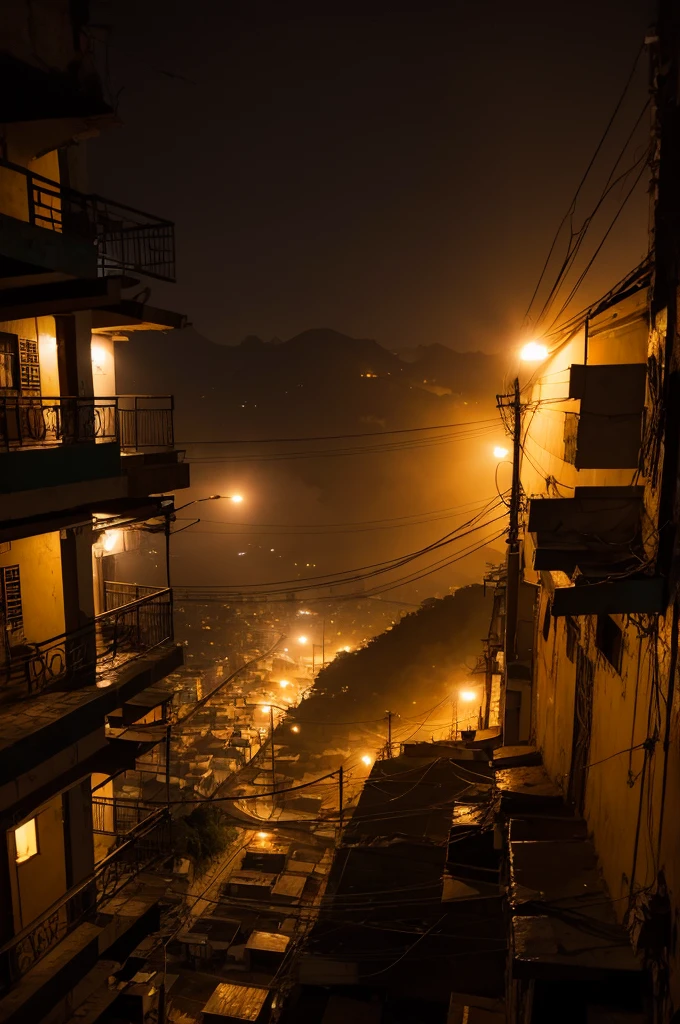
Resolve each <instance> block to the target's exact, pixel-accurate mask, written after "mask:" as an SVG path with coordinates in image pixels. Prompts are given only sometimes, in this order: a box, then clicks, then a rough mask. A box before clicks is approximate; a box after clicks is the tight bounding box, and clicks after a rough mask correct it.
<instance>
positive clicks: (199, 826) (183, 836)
mask: <svg viewBox="0 0 680 1024" xmlns="http://www.w3.org/2000/svg"><path fill="white" fill-rule="evenodd" d="M235 837H236V829H234V828H232V827H230V826H229V825H227V823H226V818H225V815H224V813H223V812H222V811H221V810H220V808H219V807H215V806H214V805H213V804H206V805H205V806H202V805H201V806H198V807H196V808H194V810H193V811H191V813H190V814H187V815H186V817H183V818H180V819H179V820H178V821H176V822H175V826H174V828H173V847H174V852H175V855H176V856H178V857H191V859H192V860H193V861H194V862H195V863H196V864H198V865H200V864H202V863H204V862H205V861H208V860H211V859H212V858H213V857H217V856H219V854H220V853H223V852H224V850H226V848H227V846H228V845H229V844H230V843H231V842H233V841H234V839H235Z"/></svg>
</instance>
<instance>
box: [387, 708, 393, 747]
mask: <svg viewBox="0 0 680 1024" xmlns="http://www.w3.org/2000/svg"><path fill="white" fill-rule="evenodd" d="M387 756H388V757H392V712H391V711H388V712H387Z"/></svg>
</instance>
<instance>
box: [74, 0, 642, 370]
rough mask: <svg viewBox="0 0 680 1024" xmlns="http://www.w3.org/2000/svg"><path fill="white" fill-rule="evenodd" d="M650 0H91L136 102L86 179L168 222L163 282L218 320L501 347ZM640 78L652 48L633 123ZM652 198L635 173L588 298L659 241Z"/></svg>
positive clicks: (176, 296)
mask: <svg viewBox="0 0 680 1024" xmlns="http://www.w3.org/2000/svg"><path fill="white" fill-rule="evenodd" d="M651 8H652V4H651V2H646V0H638V2H630V3H621V2H620V0H618V2H617V0H597V2H596V3H593V2H592V0H557V2H554V3H552V4H546V3H545V2H538V0H524V2H519V3H514V4H508V3H505V2H499V0H492V2H490V3H484V4H483V3H476V2H469V0H468V2H467V3H461V2H454V3H449V4H445V5H442V4H428V3H423V2H419V3H401V4H398V3H395V4H384V5H375V4H371V3H366V4H361V5H354V4H348V3H344V4H323V3H322V4H317V5H314V6H313V7H308V8H305V7H304V6H300V5H296V4H288V3H280V4H274V5H265V4H261V3H246V4H239V3H233V2H223V3H215V2H214V0H192V2H189V0H143V2H139V0H115V2H113V0H108V2H107V0H96V2H95V3H93V5H92V21H93V22H94V23H95V24H99V25H100V26H104V25H107V26H110V30H106V29H104V28H99V29H95V30H94V35H95V36H96V37H97V39H98V40H100V42H99V43H98V51H99V56H100V60H101V64H102V67H105V68H106V76H105V77H106V78H107V84H108V89H109V94H110V95H112V96H117V108H118V113H119V115H120V118H121V121H122V124H121V126H120V127H118V128H115V129H112V130H109V131H107V132H106V133H104V134H103V135H102V137H101V138H100V139H99V140H98V141H97V142H96V143H94V144H93V145H92V146H91V147H90V149H91V157H90V162H91V187H92V189H93V190H96V191H98V192H101V193H103V194H105V195H110V196H111V197H114V198H117V199H119V200H121V201H125V202H128V203H130V204H131V205H134V206H137V207H140V208H142V209H148V210H149V211H152V212H154V213H158V214H159V215H162V216H167V217H169V218H172V219H174V220H175V221H176V223H177V239H178V247H179V262H178V272H179V284H178V285H177V287H176V288H170V287H166V286H163V285H154V287H153V292H152V299H151V301H152V302H155V303H157V304H166V305H167V306H169V307H170V308H175V309H179V310H180V311H182V312H186V313H188V314H189V316H190V319H191V320H192V321H193V323H194V324H195V325H196V328H197V329H198V330H199V331H200V332H201V333H203V334H205V335H206V337H208V338H210V339H211V340H213V341H218V342H224V343H227V344H235V343H238V342H239V341H240V340H241V339H242V338H243V337H244V336H245V335H248V334H257V335H259V336H260V337H262V338H264V339H266V340H269V339H271V338H272V337H279V338H287V337H290V336H292V335H294V334H296V333H298V332H300V331H302V330H305V329H307V328H310V327H332V328H335V329H336V330H339V331H342V332H345V333H347V334H350V335H353V336H360V337H372V338H375V339H377V340H378V341H379V342H380V343H381V344H383V345H385V346H386V347H388V348H402V347H405V346H409V345H413V344H418V343H431V342H441V343H444V344H447V345H450V346H451V347H453V348H457V349H460V350H466V349H483V350H486V351H498V350H502V349H504V348H507V347H508V346H509V345H513V344H515V342H516V340H517V338H518V336H519V334H521V332H522V318H523V315H524V311H525V308H526V305H527V302H528V299H529V297H530V295H531V292H532V290H533V286H534V284H535V281H536V278H537V275H538V272H539V269H540V266H541V264H542V261H543V258H544V256H545V253H546V251H547V248H548V245H549V242H550V239H551V237H552V234H553V232H554V230H555V227H556V225H557V223H558V222H559V220H560V218H561V216H562V214H563V212H564V210H565V208H566V206H567V205H568V202H569V200H570V198H571V194H572V193H573V190H574V188H575V186H576V184H577V182H578V180H579V178H580V176H581V173H582V171H583V170H584V168H585V165H586V164H587V162H588V159H589V158H590V155H591V153H592V151H593V149H594V146H595V144H596V143H597V140H598V138H599V136H600V134H601V132H602V130H603V127H604V125H605V124H606V122H607V119H608V117H609V114H610V113H611V111H612V109H613V106H614V104H615V102H616V99H617V98H618V96H619V94H620V92H621V89H622V86H623V83H624V81H625V79H626V77H627V75H628V72H629V70H630V68H631V66H632V63H633V60H634V58H635V54H636V52H637V50H638V48H639V46H640V44H641V42H642V39H643V37H644V32H645V28H646V27H647V25H648V24H649V22H650V21H651ZM104 39H108V41H109V42H108V44H107V45H104V43H103V40H104ZM645 90H646V70H645V60H644V59H643V60H642V61H641V63H640V66H639V69H638V74H637V76H636V78H635V80H634V83H633V87H632V90H631V94H630V97H629V99H630V104H629V106H627V107H626V108H625V110H624V111H623V114H624V117H623V121H622V127H621V131H622V132H623V133H624V134H625V132H626V131H627V130H628V128H629V127H630V124H631V123H632V120H634V116H635V112H636V110H637V107H638V105H639V103H640V101H643V100H644V96H645ZM647 130H648V129H647V121H645V122H644V123H643V124H642V125H641V133H642V134H641V136H640V140H641V144H642V145H644V142H645V137H646V132H647ZM621 137H623V136H622V135H619V138H621ZM613 141H614V143H615V142H616V139H615V138H614V140H613ZM615 149H616V145H614V148H613V149H612V150H611V152H612V153H613V152H614V151H615ZM604 176H606V174H605V175H604ZM602 180H603V179H602V178H601V179H600V184H601V181H602ZM646 216H647V215H646V198H645V196H644V183H643V184H642V191H641V193H640V196H639V197H638V202H637V204H635V203H633V204H631V208H630V213H629V214H628V213H627V214H626V216H624V217H623V218H621V220H620V224H619V227H618V228H617V230H616V231H615V232H613V233H612V236H611V237H610V240H609V242H608V243H607V245H606V247H605V248H604V249H603V251H602V253H601V258H600V259H599V260H598V264H597V269H596V272H595V273H594V274H593V275H591V277H592V282H591V283H590V285H589V288H586V289H585V290H584V291H583V292H582V293H581V294H580V296H579V299H580V298H583V300H584V301H583V302H580V301H579V302H577V306H578V307H579V308H580V306H581V305H583V304H584V302H585V301H588V300H589V299H590V298H593V297H595V296H596V295H597V294H598V293H599V292H600V291H603V290H605V289H606V288H608V287H609V286H610V285H611V284H612V283H614V281H615V280H617V279H618V278H619V277H620V276H622V275H623V273H625V271H626V270H627V269H628V268H629V267H631V266H632V265H634V264H635V263H636V262H637V261H638V260H639V259H640V257H641V256H642V255H643V254H644V250H645V245H646V238H645V232H646V223H647V222H646Z"/></svg>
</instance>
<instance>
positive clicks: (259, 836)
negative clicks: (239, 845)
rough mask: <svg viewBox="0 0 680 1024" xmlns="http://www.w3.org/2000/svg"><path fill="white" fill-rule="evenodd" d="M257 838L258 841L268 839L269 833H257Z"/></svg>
mask: <svg viewBox="0 0 680 1024" xmlns="http://www.w3.org/2000/svg"><path fill="white" fill-rule="evenodd" d="M257 838H258V839H269V832H258V833H257Z"/></svg>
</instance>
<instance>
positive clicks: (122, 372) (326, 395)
mask: <svg viewBox="0 0 680 1024" xmlns="http://www.w3.org/2000/svg"><path fill="white" fill-rule="evenodd" d="M117 351H118V355H117V363H118V389H119V391H120V392H121V393H122V392H127V393H138V394H142V393H143V394H153V393H161V392H162V393H171V394H174V395H175V396H176V398H177V429H178V431H179V434H178V436H180V435H181V436H182V437H187V438H188V439H193V438H196V437H198V436H199V435H197V434H196V430H197V429H199V434H200V432H201V431H202V430H203V429H204V428H205V429H208V430H209V431H212V430H213V429H214V430H218V429H219V431H220V436H224V431H225V430H226V429H228V430H229V432H230V434H231V436H233V437H234V438H235V439H238V438H239V437H257V436H258V434H261V435H262V436H270V435H271V434H272V432H273V428H274V427H276V428H277V429H276V431H274V433H279V434H281V433H282V431H281V429H280V427H281V423H282V419H283V422H285V423H286V424H287V425H288V426H287V428H286V431H284V433H288V434H290V432H291V429H292V428H293V427H294V429H295V432H296V433H299V434H309V435H313V434H316V433H328V432H330V431H329V429H328V428H330V427H331V426H332V428H333V430H336V431H337V432H340V431H341V430H345V429H347V430H349V429H350V428H354V429H356V430H360V429H361V427H362V424H363V423H365V422H380V423H384V425H385V427H386V428H399V427H409V426H427V425H429V424H434V423H439V422H446V421H447V420H449V419H451V418H452V413H453V411H454V410H455V411H457V412H459V413H463V414H464V416H463V418H469V419H474V418H477V417H476V415H472V414H471V412H472V410H471V409H470V407H471V406H473V405H475V404H478V403H484V404H485V405H489V400H490V398H491V399H492V398H493V395H494V393H495V390H497V387H499V386H500V383H501V380H502V374H503V365H502V361H501V359H500V358H499V357H497V356H491V355H485V354H483V353H481V352H465V353H460V352H453V351H452V350H451V349H448V348H446V347H444V346H443V345H420V346H418V347H417V348H416V349H414V350H412V351H411V352H410V353H409V355H410V356H415V358H408V359H405V358H401V357H400V355H399V354H398V353H394V352H390V351H389V350H388V349H386V348H384V347H383V346H382V345H380V344H378V342H377V341H374V340H372V339H369V338H351V337H349V336H347V335H344V334H340V333H339V332H338V331H333V330H330V329H327V328H316V329H312V330H308V331H303V332H302V333H301V334H298V335H295V337H293V338H290V339H288V340H287V341H279V340H278V339H276V340H275V341H272V342H266V341H263V340H262V339H260V338H257V337H255V336H252V335H251V336H249V337H247V338H245V339H244V340H243V341H242V342H241V344H240V345H235V346H226V345H217V344H215V343H213V342H211V341H208V339H207V338H204V337H202V336H201V335H200V334H198V333H197V332H196V331H194V330H193V329H191V328H188V329H187V330H185V331H177V332H171V333H169V334H160V333H156V332H148V333H144V334H132V335H131V336H130V341H129V342H128V343H127V344H120V345H119V346H118V350H117ZM428 385H435V386H436V388H437V389H439V390H444V391H446V392H450V394H448V393H447V394H433V393H432V391H431V390H430V389H429V388H428ZM465 403H467V406H466V405H465ZM322 425H325V427H324V429H323V430H321V426H322ZM201 436H202V435H201Z"/></svg>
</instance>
